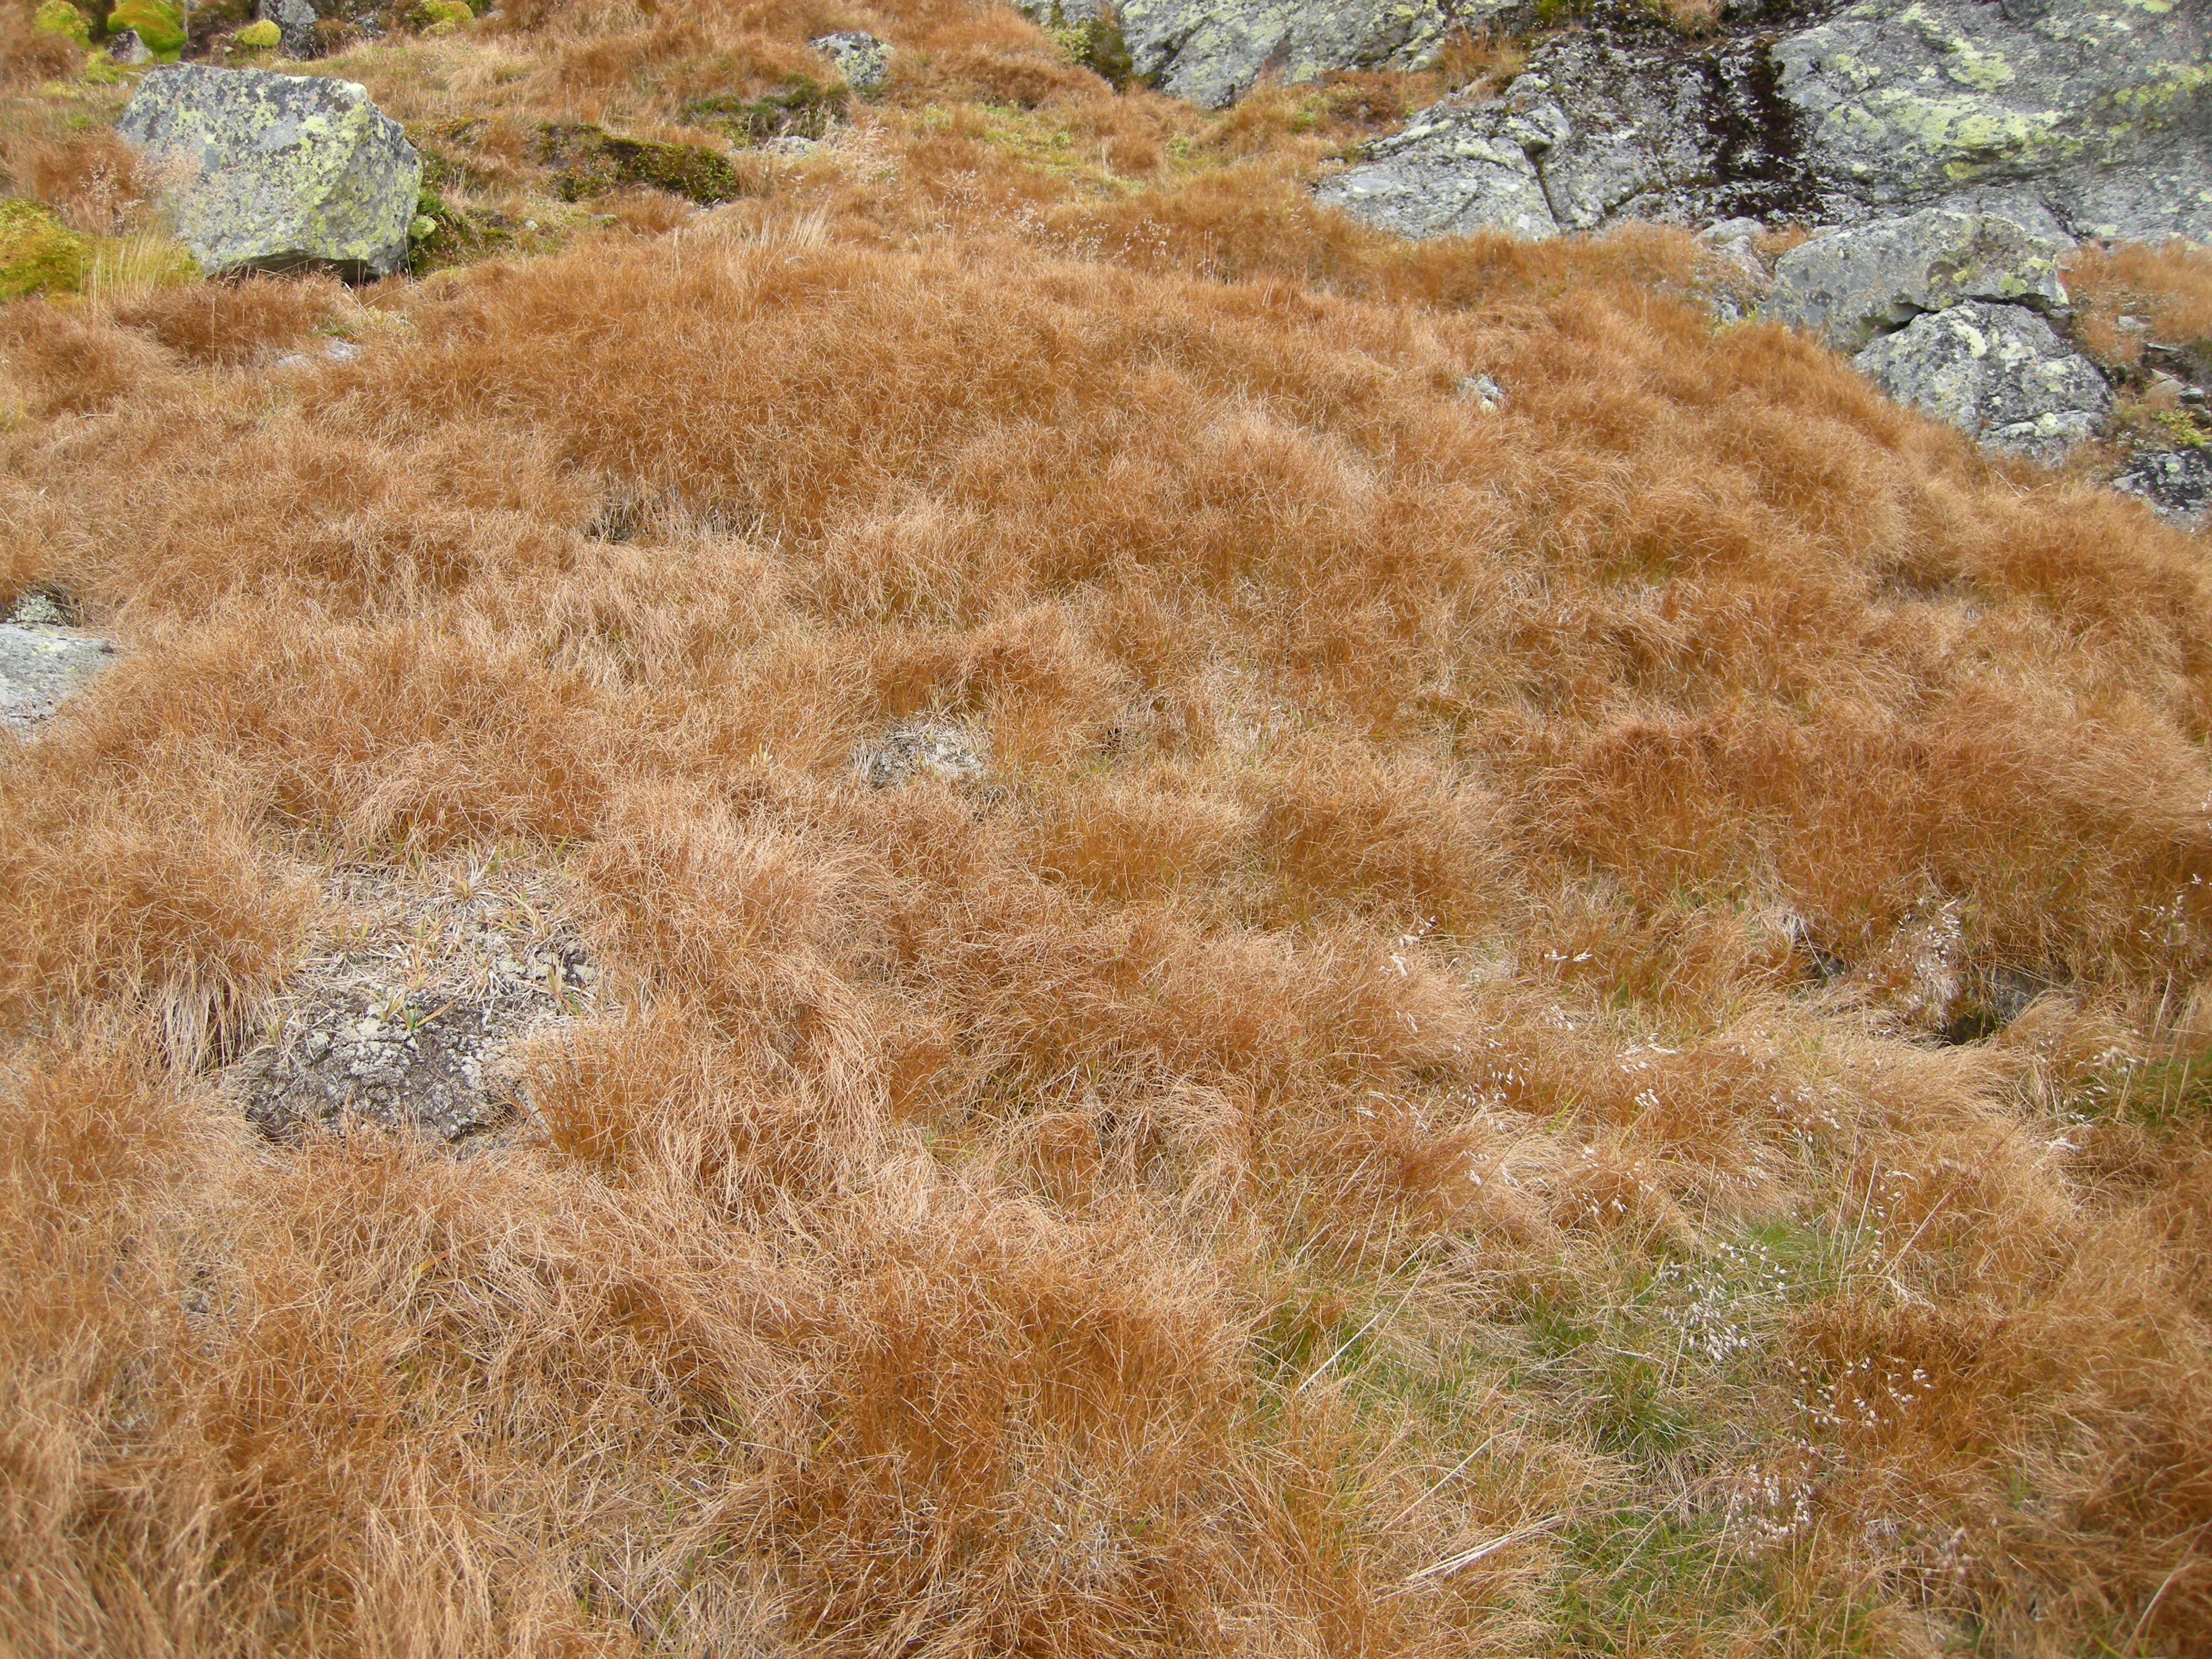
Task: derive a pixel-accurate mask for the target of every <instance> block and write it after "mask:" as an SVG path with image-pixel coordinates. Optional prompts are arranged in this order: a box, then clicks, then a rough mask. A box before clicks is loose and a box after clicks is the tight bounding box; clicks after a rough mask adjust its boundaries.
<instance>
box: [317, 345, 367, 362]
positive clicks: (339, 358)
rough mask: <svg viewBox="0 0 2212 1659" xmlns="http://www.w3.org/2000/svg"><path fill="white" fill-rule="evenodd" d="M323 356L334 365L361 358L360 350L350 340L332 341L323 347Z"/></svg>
mask: <svg viewBox="0 0 2212 1659" xmlns="http://www.w3.org/2000/svg"><path fill="white" fill-rule="evenodd" d="M323 356H325V357H327V358H329V359H330V360H331V362H334V363H349V362H352V361H353V360H354V359H355V358H356V357H358V356H361V348H360V347H359V346H357V345H356V344H355V343H353V342H352V341H351V340H332V341H330V342H329V343H326V344H325V346H324V347H323Z"/></svg>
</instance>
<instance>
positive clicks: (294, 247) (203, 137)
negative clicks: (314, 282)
mask: <svg viewBox="0 0 2212 1659" xmlns="http://www.w3.org/2000/svg"><path fill="white" fill-rule="evenodd" d="M116 127H117V131H119V132H121V133H122V135H123V136H124V137H125V138H128V139H129V140H131V143H134V144H137V146H138V147H139V148H140V149H143V150H144V151H145V152H146V153H147V155H148V156H149V159H150V160H151V161H153V163H154V164H155V173H156V176H157V177H159V178H161V179H162V180H163V181H164V182H163V188H162V191H161V201H162V205H163V207H164V208H165V209H166V210H167V212H168V213H169V215H170V216H171V218H172V219H173V222H174V223H175V225H176V228H177V234H178V236H179V240H182V241H183V242H184V243H185V246H187V247H189V248H191V251H192V257H193V258H196V259H197V260H198V261H199V262H200V264H201V266H202V267H203V268H204V269H205V270H210V271H223V270H247V269H263V270H282V269H286V268H289V267H293V266H298V265H307V264H314V265H327V266H330V267H332V268H334V269H336V270H339V271H340V272H342V273H343V274H345V275H347V276H356V277H362V276H389V275H390V274H391V273H392V272H393V271H395V270H402V269H404V267H405V265H406V264H407V233H408V228H409V227H410V225H411V224H412V223H413V222H414V218H415V204H416V197H417V195H418V193H419V192H420V191H421V188H422V157H421V156H420V155H417V154H416V150H415V147H414V146H413V145H412V144H410V143H408V142H407V136H406V134H405V133H404V132H403V131H401V130H400V127H399V124H398V122H397V121H394V120H392V118H390V117H388V116H386V114H384V112H382V111H380V110H379V109H378V108H377V107H376V106H375V105H374V104H373V103H371V102H370V101H369V97H368V92H367V90H366V89H364V88H362V87H361V86H359V85H357V84H356V83H355V82H351V81H333V80H326V79H323V78H321V77H319V76H299V75H276V74H272V73H270V71H268V70H228V69H211V68H209V67H208V66H206V65H205V64H169V65H165V66H163V67H161V68H159V69H155V70H152V71H150V72H149V74H148V75H147V76H146V78H145V79H144V80H143V81H142V82H139V84H138V90H137V92H136V93H134V94H132V95H131V102H130V105H129V106H128V107H127V108H125V110H124V112H123V118H122V119H121V120H120V121H118V123H117V124H116Z"/></svg>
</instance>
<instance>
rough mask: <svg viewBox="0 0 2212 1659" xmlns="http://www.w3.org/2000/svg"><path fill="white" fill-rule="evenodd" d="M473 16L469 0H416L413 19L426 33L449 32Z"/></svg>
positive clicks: (474, 14)
mask: <svg viewBox="0 0 2212 1659" xmlns="http://www.w3.org/2000/svg"><path fill="white" fill-rule="evenodd" d="M475 16H476V13H475V12H474V11H472V10H471V9H470V7H469V0H416V6H415V12H414V17H413V21H414V24H415V26H416V27H417V28H419V29H421V30H422V31H423V33H426V34H451V33H453V31H454V30H455V29H457V28H459V27H460V26H461V25H462V24H464V23H466V22H469V21H471V20H472V19H474V18H475Z"/></svg>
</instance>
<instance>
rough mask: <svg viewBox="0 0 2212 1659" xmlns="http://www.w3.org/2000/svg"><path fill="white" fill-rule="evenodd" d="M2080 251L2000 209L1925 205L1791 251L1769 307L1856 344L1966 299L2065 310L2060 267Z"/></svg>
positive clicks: (1843, 343) (1842, 345)
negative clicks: (1976, 210) (1999, 213)
mask: <svg viewBox="0 0 2212 1659" xmlns="http://www.w3.org/2000/svg"><path fill="white" fill-rule="evenodd" d="M2070 251H2071V250H2070V247H2069V244H2068V243H2066V242H2064V241H2061V240H2054V239H2053V238H2051V237H2047V236H2038V235H2036V234H2033V232H2031V231H2029V230H2027V228H2024V227H2023V226H2021V225H2019V224H2016V223H2015V222H2013V221H2012V220H2010V219H2006V218H2002V217H2000V216H1997V215H1995V214H1985V213H1962V212H1959V211H1957V210H1954V209H1950V208H1923V210H1921V211H1919V212H1918V213H1915V214H1911V215H1909V216H1906V217H1905V218H1902V219H1887V220H1883V221H1881V222H1878V223H1875V224H1871V225H1865V226H1862V227H1860V228H1857V229H1851V230H1838V231H1835V232H1832V233H1831V234H1828V235H1826V236H1820V237H1816V238H1814V240H1811V241H1809V242H1806V243H1804V244H1802V245H1801V246H1797V247H1794V248H1792V249H1790V252H1787V253H1785V254H1784V255H1783V256H1782V257H1781V258H1779V259H1778V260H1777V261H1776V262H1775V266H1774V292H1773V294H1772V295H1771V298H1769V299H1768V301H1767V302H1766V304H1765V306H1764V307H1762V308H1761V313H1760V314H1761V315H1763V316H1765V317H1768V318H1771V319H1774V320H1775V321H1777V322H1784V323H1790V324H1793V325H1796V327H1799V328H1802V329H1807V330H1809V331H1812V332H1813V333H1815V334H1818V335H1820V336H1822V337H1824V338H1826V340H1827V342H1828V343H1830V344H1831V345H1832V346H1834V347H1835V348H1836V349H1838V351H1857V350H1859V349H1861V348H1862V347H1863V346H1865V345H1866V344H1867V343H1868V342H1869V341H1870V340H1872V339H1874V338H1875V336H1877V335H1881V334H1887V333H1888V332H1890V331H1892V330H1893V329H1899V328H1902V327H1904V326H1905V325H1906V324H1907V323H1910V322H1911V320H1912V319H1914V318H1915V317H1917V316H1919V315H1920V314H1921V313H1923V312H1929V311H1942V310H1945V309H1947V308H1948V307H1951V306H1954V305H1956V304H1958V303H1959V302H1960V301H1962V300H1995V301H2002V302H2005V303H2008V304H2012V305H2025V306H2029V307H2033V308H2035V309H2038V310H2042V311H2052V310H2057V309H2059V308H2061V307H2063V306H2064V305H2065V304H2066V285H2065V283H2063V282H2062V281H2061V280H2060V278H2059V275H2058V264H2059V261H2060V260H2061V259H2063V258H2064V257H2065V256H2066V254H2067V253H2068V252H2070Z"/></svg>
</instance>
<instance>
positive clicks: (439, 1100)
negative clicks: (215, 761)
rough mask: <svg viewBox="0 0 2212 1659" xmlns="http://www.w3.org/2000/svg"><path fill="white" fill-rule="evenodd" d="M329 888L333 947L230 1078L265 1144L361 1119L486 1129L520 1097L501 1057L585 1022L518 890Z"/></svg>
mask: <svg viewBox="0 0 2212 1659" xmlns="http://www.w3.org/2000/svg"><path fill="white" fill-rule="evenodd" d="M333 887H334V892H333V895H332V896H333V898H334V899H335V900H336V901H337V904H336V906H335V907H334V908H337V911H338V913H339V915H342V916H343V924H342V926H341V927H339V929H338V930H337V935H338V937H337V941H336V942H335V944H334V948H331V949H329V950H327V951H324V952H321V953H319V954H316V955H313V956H311V957H309V958H308V959H307V961H306V962H305V963H303V964H302V965H301V969H299V970H298V971H297V972H296V973H295V975H294V980H293V983H292V985H291V986H290V987H289V989H288V991H287V992H286V994H285V996H284V998H283V1000H282V1001H281V1003H280V1004H279V1006H278V1008H277V1010H276V1018H274V1020H273V1021H272V1022H271V1024H270V1029H269V1032H268V1035H267V1036H266V1037H265V1038H264V1041H263V1042H260V1043H259V1044H258V1045H257V1046H256V1047H254V1048H252V1049H251V1050H249V1051H248V1052H247V1053H246V1054H245V1055H244V1056H243V1057H242V1058H240V1060H238V1061H237V1062H236V1063H235V1064H234V1066H232V1067H231V1068H230V1079H231V1085H232V1086H233V1087H234V1089H235V1090H236V1091H238V1093H239V1094H240V1096H242V1097H243V1103H244V1107H245V1111H246V1117H247V1119H248V1120H249V1121H251V1122H252V1123H253V1124H254V1125H255V1126H256V1127H258V1128H259V1129H260V1130H261V1131H262V1132H263V1133H264V1134H268V1135H270V1136H272V1137H282V1136H284V1135H288V1134H292V1133H297V1132H299V1131H301V1130H302V1129H307V1128H313V1127H332V1128H339V1129H343V1127H346V1126H347V1125H348V1124H349V1123H351V1122H353V1121H368V1122H372V1123H374V1124H377V1125H379V1126H380V1127H384V1128H387V1129H416V1130H421V1131H423V1132H426V1133H430V1134H433V1135H435V1136H437V1137H438V1138H439V1139H442V1140H446V1141H449V1142H457V1141H462V1140H466V1139H471V1138H472V1137H475V1136H478V1135H481V1134H483V1133H485V1132H487V1131H489V1130H491V1129H493V1128H495V1127H498V1125H499V1124H500V1123H501V1121H504V1120H505V1119H507V1118H508V1117H509V1116H511V1115H513V1113H514V1111H515V1109H516V1108H517V1106H518V1104H519V1103H520V1085H519V1082H518V1073H517V1070H516V1068H515V1066H513V1063H512V1059H511V1051H512V1048H513V1044H514V1043H515V1042H518V1041H519V1040H520V1039H522V1038H526V1037H528V1036H532V1035H534V1034H536V1033H538V1032H541V1031H545V1030H554V1029H557V1028H558V1027H560V1026H562V1025H566V1024H573V1023H574V1021H575V1020H576V1019H577V1018H580V1017H581V1016H583V1015H586V1014H588V1013H590V1012H592V1009H593V1006H594V987H595V986H596V984H597V981H598V975H597V972H596V970H595V969H593V968H592V965H591V963H589V962H588V961H587V960H586V956H585V952H584V950H583V947H582V945H580V942H579V941H578V940H577V939H576V937H575V935H574V933H571V932H569V931H568V930H567V929H566V928H564V927H561V926H560V925H559V924H557V923H556V922H552V921H549V919H548V916H549V910H550V904H549V902H548V900H547V898H546V896H544V894H542V893H540V894H532V893H530V892H528V891H526V890H520V889H514V890H508V891H505V892H499V893H492V892H485V891H478V892H471V893H467V894H461V895H457V894H456V893H455V892H454V891H453V890H452V889H451V888H447V889H445V890H436V889H425V888H422V887H421V886H416V887H409V886H407V885H406V884H404V882H403V881H402V880H400V879H398V878H394V877H392V876H391V875H389V874H387V873H386V872H375V871H356V872H346V873H344V874H342V875H341V876H339V877H337V878H334V881H333Z"/></svg>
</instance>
